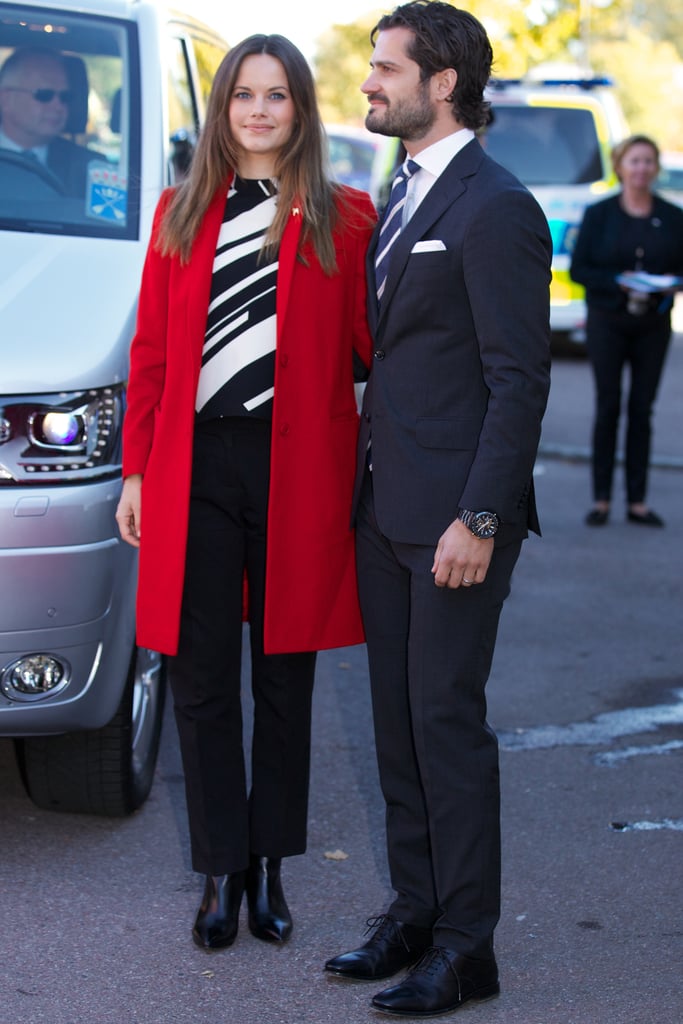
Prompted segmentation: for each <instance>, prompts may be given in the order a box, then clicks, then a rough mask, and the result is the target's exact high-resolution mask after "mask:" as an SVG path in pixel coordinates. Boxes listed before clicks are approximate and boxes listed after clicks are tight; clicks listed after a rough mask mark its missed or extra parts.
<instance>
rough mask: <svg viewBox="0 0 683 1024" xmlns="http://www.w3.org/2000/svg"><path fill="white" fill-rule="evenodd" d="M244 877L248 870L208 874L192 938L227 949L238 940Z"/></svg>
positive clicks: (209, 945) (203, 944) (210, 947)
mask: <svg viewBox="0 0 683 1024" xmlns="http://www.w3.org/2000/svg"><path fill="white" fill-rule="evenodd" d="M245 880H246V872H245V871H238V872H235V873H233V874H231V875H207V876H206V882H205V883H204V896H203V898H202V902H201V905H200V907H199V910H198V912H197V919H196V920H195V923H194V928H193V929H192V938H193V939H194V941H195V942H196V944H197V945H198V946H201V947H202V949H224V948H225V947H226V946H231V945H232V944H233V942H234V941H235V938H236V937H237V927H238V924H239V916H240V906H241V903H242V896H243V894H244V884H245Z"/></svg>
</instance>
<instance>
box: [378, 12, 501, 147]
mask: <svg viewBox="0 0 683 1024" xmlns="http://www.w3.org/2000/svg"><path fill="white" fill-rule="evenodd" d="M390 28H407V29H409V30H410V32H412V39H411V41H410V43H409V45H408V48H407V53H408V56H409V57H410V59H411V60H414V61H415V63H416V64H418V65H419V68H420V79H421V81H423V82H424V81H426V80H427V79H428V78H431V76H432V75H434V74H436V72H437V71H443V70H444V69H445V68H454V69H455V70H456V71H457V73H458V83H457V85H456V87H455V89H454V90H453V93H452V95H451V96H450V98H449V99H450V102H451V103H452V104H453V117H454V118H456V119H457V120H458V121H459V122H460V123H461V124H463V125H464V126H465V127H466V128H472V129H473V130H474V131H476V130H477V129H479V128H483V126H484V125H485V124H486V123H487V122H488V111H489V106H490V104H489V103H487V102H486V100H484V87H485V86H486V83H487V82H488V80H489V77H490V75H491V65H492V63H493V50H492V49H491V43H490V42H489V38H488V36H487V34H486V30H485V29H484V26H483V25H482V24H481V22H480V21H477V19H476V18H475V17H474V16H473V15H471V14H469V13H468V12H467V11H462V10H460V9H459V8H457V7H452V6H451V4H447V3H442V2H441V0H413V2H412V3H408V4H401V5H400V6H399V7H396V8H395V9H394V10H393V11H392V12H391V14H385V15H384V16H383V17H382V18H380V20H379V21H378V22H377V24H376V25H375V27H374V28H373V30H372V32H371V33H370V41H371V43H372V45H373V46H374V45H375V40H376V38H377V35H378V33H379V32H384V31H386V30H387V29H390Z"/></svg>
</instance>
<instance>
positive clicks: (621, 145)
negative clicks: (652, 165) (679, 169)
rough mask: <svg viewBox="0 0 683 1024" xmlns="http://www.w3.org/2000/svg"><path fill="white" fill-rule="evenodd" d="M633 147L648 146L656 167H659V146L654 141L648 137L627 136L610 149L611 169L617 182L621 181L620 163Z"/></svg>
mask: <svg viewBox="0 0 683 1024" xmlns="http://www.w3.org/2000/svg"><path fill="white" fill-rule="evenodd" d="M633 146H650V147H651V149H652V150H653V151H654V154H655V157H656V160H657V166H658V167H659V146H658V145H657V143H656V142H655V140H654V139H651V138H650V136H649V135H629V136H628V138H626V139H622V140H621V142H617V144H616V146H614V147H613V149H612V167H613V168H614V173H615V174H616V176H617V178H618V179H619V181H621V174H620V171H619V169H620V167H621V161H622V160H623V159H624V157H625V156H626V154H627V153H628V151H629V149H631V148H632V147H633Z"/></svg>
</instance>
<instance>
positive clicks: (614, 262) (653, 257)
mask: <svg viewBox="0 0 683 1024" xmlns="http://www.w3.org/2000/svg"><path fill="white" fill-rule="evenodd" d="M612 163H613V166H614V170H615V173H616V174H617V177H618V178H619V181H620V182H621V191H620V192H619V193H618V194H617V195H614V196H610V197H609V198H608V199H603V200H602V201H601V202H599V203H595V204H594V205H593V206H589V207H588V208H587V209H586V212H585V214H584V218H583V223H582V225H581V228H580V230H579V235H578V238H577V242H576V248H575V249H574V256H573V259H572V264H571V276H572V278H573V279H574V280H575V281H578V282H579V284H582V285H584V286H585V289H586V305H587V308H588V318H587V323H586V344H587V349H588V357H589V359H590V361H591V365H592V368H593V374H594V378H595V391H596V410H595V422H594V426H593V455H592V475H593V499H594V504H593V507H592V509H591V510H590V511H589V513H588V515H587V516H586V523H587V524H588V525H589V526H604V525H605V524H606V523H607V521H608V519H609V513H610V503H611V499H612V477H613V473H614V459H615V451H616V443H617V428H618V424H619V416H620V411H621V382H622V376H623V370H624V367H625V366H626V365H628V366H629V368H630V377H631V380H630V391H629V396H628V426H627V432H626V502H627V511H626V518H627V519H628V521H629V522H630V523H636V524H639V525H643V526H663V525H664V522H663V520H662V519H661V517H660V516H658V515H657V513H656V512H653V511H652V509H651V508H650V507H649V505H648V504H647V474H648V463H649V459H650V436H651V426H650V423H651V417H652V406H653V404H654V400H655V397H656V395H657V388H658V385H659V380H660V377H661V373H662V368H663V366H664V360H665V357H666V352H667V349H668V347H669V341H670V338H671V307H672V305H673V293H672V291H671V290H668V289H667V290H662V291H657V292H651V293H646V292H642V291H637V290H636V289H635V288H630V287H629V285H628V277H629V272H634V271H646V272H648V273H650V274H656V275H676V276H680V275H683V210H681V209H679V207H677V206H674V205H673V204H672V203H668V202H666V201H665V200H664V199H662V198H660V197H659V196H658V195H656V194H655V193H654V192H653V189H652V186H653V183H654V181H655V179H656V177H657V175H658V173H659V149H658V147H657V145H656V143H655V142H653V140H652V139H650V138H648V137H647V136H646V135H632V136H630V137H629V138H627V139H625V140H624V141H623V142H620V143H619V144H618V145H617V146H615V148H614V150H613V152H612ZM624 281H625V282H626V283H620V282H624Z"/></svg>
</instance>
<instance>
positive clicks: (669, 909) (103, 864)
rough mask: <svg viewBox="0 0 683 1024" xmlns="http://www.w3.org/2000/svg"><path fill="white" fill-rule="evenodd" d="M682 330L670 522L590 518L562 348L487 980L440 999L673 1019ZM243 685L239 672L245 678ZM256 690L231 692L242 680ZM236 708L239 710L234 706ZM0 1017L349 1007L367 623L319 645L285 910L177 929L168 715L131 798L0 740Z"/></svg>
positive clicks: (243, 1014)
mask: <svg viewBox="0 0 683 1024" xmlns="http://www.w3.org/2000/svg"><path fill="white" fill-rule="evenodd" d="M682 399H683V336H682V335H680V334H679V335H678V336H677V337H676V341H675V344H674V347H673V349H672V351H671V356H670V359H669V363H668V365H667V368H666V371H665V377H664V381H663V385H662V389H661V396H660V400H659V403H658V408H657V412H656V417H655V444H654V458H653V468H652V472H651V486H650V498H651V502H652V505H653V507H654V508H655V509H656V510H657V511H658V512H659V513H660V514H661V515H662V516H663V518H664V519H665V520H666V522H667V527H666V529H664V530H656V529H646V528H643V527H638V526H633V525H630V524H628V523H626V522H625V521H624V517H623V512H622V509H621V507H620V506H619V504H618V503H615V506H614V515H613V517H612V521H611V523H610V524H609V525H608V526H606V527H604V528H600V529H590V528H588V527H586V526H585V525H584V523H583V516H584V514H585V511H586V509H587V508H588V506H589V504H590V488H589V477H588V466H587V464H586V456H587V452H588V443H589V435H590V419H591V410H592V384H591V380H590V371H589V367H588V365H587V363H586V362H585V360H582V359H561V360H560V359H558V360H556V362H555V365H554V370H553V389H552V393H551V399H550V405H549V409H548V414H547V416H546V420H545V424H544V430H543V441H542V447H541V453H540V455H539V459H538V464H537V471H536V486H537V491H538V499H539V505H540V510H541V517H542V523H543V530H544V536H543V538H542V539H538V538H536V537H533V538H531V539H530V540H529V541H528V542H527V544H526V545H525V549H524V551H523V553H522V557H521V559H520V562H519V564H518V567H517V569H516V571H515V576H514V580H513V591H512V594H511V596H510V598H509V600H508V602H507V605H506V608H505V609H504V612H503V619H502V623H501V628H500V633H499V641H498V647H497V652H496V659H495V663H494V668H493V672H492V676H491V680H490V683H489V697H490V702H489V703H490V708H489V711H490V720H491V723H492V725H493V726H494V727H495V729H496V730H497V732H498V734H499V737H500V743H501V771H502V787H503V838H504V869H503V913H502V919H501V923H500V926H499V929H498V932H497V956H498V959H499V965H500V971H501V987H502V991H501V995H500V997H499V998H498V999H496V1000H494V1001H491V1002H488V1003H484V1004H481V1005H478V1004H476V1005H468V1006H466V1007H465V1008H463V1009H462V1010H460V1011H458V1013H456V1014H448V1015H445V1016H444V1017H442V1018H441V1019H442V1020H445V1021H446V1020H462V1021H463V1022H465V1021H472V1022H474V1021H481V1022H482V1024H484V1022H490V1024H680V1021H681V1020H682V1019H683V980H682V977H681V975H682V972H681V962H682V960H683V957H682V955H681V954H682V949H681V947H682V942H681V939H682V936H683V924H682V922H681V883H682V882H683V868H682V865H683V856H682V853H683V795H682V792H683V790H682V787H681V770H680V769H681V754H682V751H683V729H682V728H681V726H682V724H683V659H682V657H681V654H682V649H683V643H682V640H681V632H682V629H681V623H682V617H681V569H682V567H683V566H682V562H683V556H682V554H681V552H682V550H683V545H682V544H681V532H682V526H683V500H682V498H683V433H682V431H681V409H682V408H683V402H682ZM246 692H247V690H246V686H245V694H246ZM245 703H246V705H247V707H248V700H245ZM247 714H248V712H247ZM0 822H1V826H0V827H1V829H2V832H1V835H2V839H1V841H0V927H1V928H2V938H1V939H0V943H1V946H0V949H1V950H2V975H1V976H2V982H1V983H0V984H1V989H0V1024H84V1022H87V1024H194V1022H197V1024H365V1022H368V1021H370V1022H378V1021H380V1020H387V1019H389V1018H386V1017H383V1016H382V1015H380V1014H377V1013H375V1012H374V1011H371V1010H370V1009H369V999H370V996H371V995H372V994H373V992H374V991H376V990H377V988H379V987H381V986H377V985H373V984H372V983H370V984H366V983H360V982H358V983H353V982H351V983H348V982H347V983H345V982H343V981H339V980H336V979H333V978H328V977H326V976H325V975H324V974H323V971H322V965H323V962H324V960H325V959H326V958H327V957H329V956H332V955H334V954H336V953H338V952H341V951H342V950H344V949H349V948H352V947H353V946H355V945H356V944H357V943H358V941H359V940H360V939H361V937H362V934H363V930H364V927H365V921H366V919H367V918H368V917H370V916H372V915H374V914H378V913H381V912H382V911H383V909H384V908H385V907H386V905H387V902H388V900H389V898H390V888H389V881H388V875H387V868H386V860H385V855H384V838H383V804H382V799H381V795H380V792H379V788H378V783H377V772H376V766H375V759H374V749H373V741H372V729H371V711H370V702H369V693H368V680H367V664H366V657H365V649H364V648H363V647H355V648H350V649H348V650H338V651H330V652H326V653H324V654H322V655H321V656H320V659H319V670H318V677H317V686H316V693H315V701H314V730H313V766H312V783H311V805H310V830H309V847H308V851H307V853H306V855H305V856H303V857H297V858H293V859H292V860H291V862H289V863H287V864H286V866H285V869H284V881H285V888H286V892H287V895H288V899H289V902H290V906H291V909H292V912H293V915H294V919H295V931H294V934H293V936H292V938H291V940H290V942H289V943H288V944H287V945H286V946H285V947H283V948H273V947H271V946H269V945H267V944H264V943H262V942H259V941H257V940H256V939H254V938H253V937H252V936H251V935H250V934H249V932H248V929H247V927H246V920H245V918H244V917H243V922H242V927H241V930H240V934H239V936H238V939H237V941H236V943H235V945H234V946H233V947H232V948H231V949H228V950H225V951H222V952H219V953H214V954H206V953H204V952H202V951H200V950H198V949H196V948H195V947H194V946H193V944H192V942H191V939H190V927H191V924H192V920H193V917H194V914H195V911H196V908H197V905H198V902H199V899H200V896H201V879H199V878H198V877H197V876H195V875H194V874H193V873H192V871H191V869H190V863H189V849H188V841H187V830H186V824H185V812H184V803H183V787H182V772H181V766H180V761H179V757H178V753H177V745H176V740H175V733H174V727H173V722H172V720H171V718H170V715H168V716H167V720H166V723H165V730H164V736H163V742H162V750H161V754H160V759H159V764H158V769H157V776H156V780H155V784H154V788H153V790H152V794H151V797H150V799H149V800H148V802H147V804H146V805H145V806H144V807H143V808H142V810H141V811H140V812H138V813H137V814H136V815H134V816H133V817H132V818H130V819H128V820H108V819H90V818H87V817H81V816H77V815H57V814H52V813H49V812H44V811H40V810H37V809H36V808H35V807H33V805H32V804H31V803H30V802H29V801H28V799H27V798H26V796H25V795H24V792H23V790H22V788H21V783H20V779H19V776H18V773H17V770H16V767H15V765H14V761H13V757H12V748H11V744H10V742H9V741H7V740H2V741H0Z"/></svg>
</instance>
